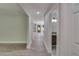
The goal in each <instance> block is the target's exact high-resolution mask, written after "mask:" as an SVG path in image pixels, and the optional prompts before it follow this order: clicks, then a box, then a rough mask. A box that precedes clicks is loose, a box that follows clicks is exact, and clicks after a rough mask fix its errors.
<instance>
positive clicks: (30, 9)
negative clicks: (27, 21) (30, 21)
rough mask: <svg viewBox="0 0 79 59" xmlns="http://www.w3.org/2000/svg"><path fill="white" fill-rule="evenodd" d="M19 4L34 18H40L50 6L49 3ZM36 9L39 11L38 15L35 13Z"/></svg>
mask: <svg viewBox="0 0 79 59" xmlns="http://www.w3.org/2000/svg"><path fill="white" fill-rule="evenodd" d="M20 5H21V6H22V7H23V8H24V9H25V11H26V12H28V13H29V14H30V15H31V16H33V17H34V18H41V17H43V16H44V13H45V12H46V10H47V9H48V7H49V6H50V3H21V4H20ZM37 11H39V12H40V14H39V15H37V13H36V12H37Z"/></svg>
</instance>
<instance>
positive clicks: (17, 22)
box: [0, 4, 29, 43]
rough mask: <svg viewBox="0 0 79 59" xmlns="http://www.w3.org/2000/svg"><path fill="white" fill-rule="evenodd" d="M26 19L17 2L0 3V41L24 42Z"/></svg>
mask: <svg viewBox="0 0 79 59" xmlns="http://www.w3.org/2000/svg"><path fill="white" fill-rule="evenodd" d="M28 19H29V18H28V16H27V15H26V14H25V13H24V11H23V10H22V9H21V8H20V7H19V6H18V5H17V4H0V43H26V41H27V39H28V30H29V29H28V28H29V24H28V23H29V20H28Z"/></svg>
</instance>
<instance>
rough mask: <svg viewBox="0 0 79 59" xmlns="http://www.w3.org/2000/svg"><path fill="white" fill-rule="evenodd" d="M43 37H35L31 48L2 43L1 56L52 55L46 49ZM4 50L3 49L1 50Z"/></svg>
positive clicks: (0, 46)
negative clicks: (6, 45) (7, 45)
mask: <svg viewBox="0 0 79 59" xmlns="http://www.w3.org/2000/svg"><path fill="white" fill-rule="evenodd" d="M42 40H43V39H42V37H41V36H40V35H38V36H36V37H35V39H33V40H32V44H31V48H30V49H26V48H24V47H25V46H24V47H21V48H16V47H13V48H16V49H13V48H10V46H9V47H5V46H2V45H0V56H50V54H49V53H48V52H47V51H46V49H45V47H44V46H43V43H42V42H43V41H42ZM1 50H2V51H1Z"/></svg>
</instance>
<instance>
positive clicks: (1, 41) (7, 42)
mask: <svg viewBox="0 0 79 59" xmlns="http://www.w3.org/2000/svg"><path fill="white" fill-rule="evenodd" d="M0 43H27V42H26V41H0Z"/></svg>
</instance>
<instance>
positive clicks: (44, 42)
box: [43, 42, 52, 54]
mask: <svg viewBox="0 0 79 59" xmlns="http://www.w3.org/2000/svg"><path fill="white" fill-rule="evenodd" d="M43 44H44V47H45V49H46V50H47V52H48V53H50V54H52V52H51V51H50V50H49V49H48V48H47V46H46V43H45V42H43Z"/></svg>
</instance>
